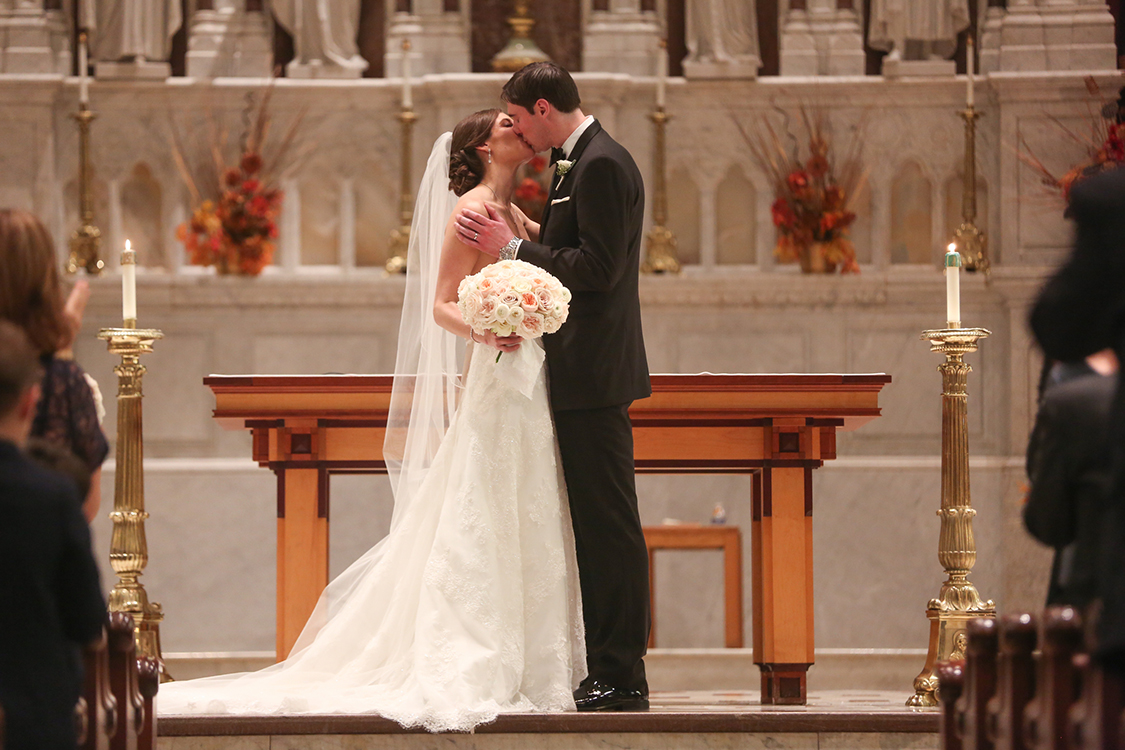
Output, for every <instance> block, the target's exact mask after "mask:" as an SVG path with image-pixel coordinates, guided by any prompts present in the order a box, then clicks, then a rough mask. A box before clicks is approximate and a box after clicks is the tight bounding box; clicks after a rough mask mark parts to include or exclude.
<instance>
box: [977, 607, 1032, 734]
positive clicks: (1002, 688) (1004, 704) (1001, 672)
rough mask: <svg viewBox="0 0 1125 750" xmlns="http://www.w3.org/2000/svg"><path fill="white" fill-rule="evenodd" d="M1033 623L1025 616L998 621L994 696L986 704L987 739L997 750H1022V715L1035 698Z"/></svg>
mask: <svg viewBox="0 0 1125 750" xmlns="http://www.w3.org/2000/svg"><path fill="white" fill-rule="evenodd" d="M1035 641H1036V628H1035V620H1034V619H1033V618H1032V616H1031V615H1029V614H1026V613H1021V614H1015V615H1005V616H1004V617H1001V618H1000V645H999V653H998V654H997V658H996V695H994V696H992V699H991V700H990V701H989V702H988V709H987V710H988V737H989V739H990V740H991V741H992V744H993V747H995V748H996V750H1025V749H1026V748H1027V745H1026V743H1025V740H1024V731H1023V729H1024V727H1023V716H1024V710H1025V709H1026V708H1027V704H1028V703H1030V702H1031V699H1032V696H1034V695H1035V660H1034V657H1033V656H1032V652H1034V651H1035Z"/></svg>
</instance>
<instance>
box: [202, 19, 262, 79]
mask: <svg viewBox="0 0 1125 750" xmlns="http://www.w3.org/2000/svg"><path fill="white" fill-rule="evenodd" d="M272 36H273V29H272V27H271V21H270V19H269V17H268V16H267V15H266V13H265V11H264V10H263V9H262V3H261V2H254V0H196V4H195V13H193V14H192V17H191V26H190V31H189V33H188V49H187V74H188V75H189V76H192V77H197V78H217V77H219V76H232V77H251V78H253V77H268V76H269V75H270V74H271V73H272V70H273V43H272V42H273V40H272Z"/></svg>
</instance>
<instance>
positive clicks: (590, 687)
mask: <svg viewBox="0 0 1125 750" xmlns="http://www.w3.org/2000/svg"><path fill="white" fill-rule="evenodd" d="M501 98H502V99H503V100H504V102H506V109H507V111H506V112H505V111H501V110H498V109H489V110H483V111H480V112H476V113H474V114H472V115H469V116H468V117H466V118H465V119H463V120H462V121H461V122H459V123H458V124H457V126H456V127H455V128H454V129H453V132H452V133H445V134H443V135H442V136H440V137H439V138H438V139H437V142H436V143H435V144H434V148H433V151H432V152H431V154H430V158H429V160H428V163H427V165H426V170H425V174H424V176H423V178H422V184H421V186H420V188H419V190H418V199H417V204H416V207H415V211H414V219H413V224H412V227H411V234H410V246H409V251H408V255H407V258H408V262H407V266H408V268H407V283H406V294H405V298H404V301H403V309H402V322H401V325H400V330H399V344H398V355H397V360H396V364H395V378H394V389H393V393H392V398H391V404H392V406H391V412H390V416H389V418H388V426H387V439H386V444H385V447H384V456H385V458H386V460H387V466H388V469H389V471H390V475H391V484H392V488H393V490H394V496H395V505H394V511H393V515H392V518H391V527H390V531H389V533H388V534H387V536H386V537H385V538H383V539H382V540H381V541H379V542H378V543H377V544H375V546H374V547H372V548H371V549H370V550H368V551H367V552H366V553H365V554H364V555H363V556H361V557H360V558H359V559H358V560H357V561H356V562H355V563H353V564H352V565H351V566H350V567H349V568H348V569H347V570H346V571H344V572H343V573H342V574H341V575H340V576H339V577H338V578H336V579H335V580H334V581H332V582H331V583H330V584H329V585H328V587H327V588H326V589H325V591H324V593H323V594H322V595H321V598H320V601H319V602H318V604H317V606H316V609H315V610H314V612H313V614H312V616H311V617H310V619H309V622H308V624H307V625H306V626H305V629H304V631H303V632H302V633H301V636H300V637H299V638H298V640H297V642H296V644H295V645H294V648H293V651H292V653H291V654H290V655H289V657H288V658H287V659H286V660H285V661H283V662H281V663H279V664H275V665H273V666H272V667H268V668H266V669H264V670H262V671H259V672H254V673H247V674H239V675H221V676H217V677H209V678H204V679H200V680H190V681H186V682H177V683H169V684H167V685H164V686H163V687H162V689H161V692H160V695H159V696H158V705H159V712H160V713H161V714H182V713H240V714H247V713H251V714H256V713H268V714H299V713H374V714H378V715H381V716H384V717H387V718H389V719H392V720H394V721H396V722H398V723H399V724H401V725H403V726H404V727H414V726H421V727H425V728H426V729H428V730H430V731H468V730H471V729H472V728H473V727H475V726H477V725H478V724H481V723H484V722H488V721H492V720H494V719H495V718H496V716H497V715H498V714H500V713H509V712H532V711H534V712H560V711H573V710H575V709H577V710H580V711H583V710H591V711H592V710H645V709H647V708H648V684H647V681H646V678H645V669H644V661H643V658H644V655H645V648H646V643H647V641H648V632H649V622H650V615H649V596H648V594H649V591H648V554H647V551H646V547H645V541H644V535H643V533H642V530H641V522H640V515H639V513H638V508H637V495H636V481H635V474H634V465H633V433H632V426H631V423H630V421H629V414H628V408H629V405H630V404H631V403H632V402H633V401H634V400H636V399H639V398H645V397H647V396H648V395H649V394H650V392H651V390H650V386H649V374H648V364H647V361H646V359H645V350H644V341H643V338H642V335H641V315H640V301H639V298H638V270H639V263H640V248H641V236H642V231H641V225H642V221H643V217H644V185H643V183H642V181H641V176H640V172H639V170H638V169H637V166H636V164H635V162H634V161H633V158H632V157H631V156H630V155H629V153H628V151H626V150H625V149H624V148H622V147H621V146H620V145H619V144H618V143H616V142H615V141H614V140H613V139H612V138H611V137H610V136H609V134H608V133H606V132H605V130H603V129H602V127H601V125H600V124H599V123H598V121H597V120H595V119H594V118H593V117H588V116H586V115H585V114H584V113H583V112H582V109H581V108H580V104H581V102H580V98H579V93H578V88H577V86H576V85H575V83H574V80H573V79H572V78H571V76H570V74H569V73H567V72H566V71H565V70H564V69H562V68H560V67H559V66H557V65H555V64H553V63H533V64H531V65H528V66H527V67H525V68H523V69H522V70H520V71H519V72H517V73H516V74H515V75H513V76H512V78H511V79H510V80H509V81H508V82H507V83H506V84H505V86H504V89H503V92H502V94H501ZM547 149H551V150H552V162H556V161H557V162H558V163H559V164H560V165H562V166H561V167H559V168H557V170H556V175H555V176H554V177H553V178H552V180H551V187H550V191H549V194H548V203H547V206H546V208H545V210H544V213H543V218H542V223H541V224H536V223H535V222H533V221H531V220H530V219H528V217H527V216H526V215H524V214H523V212H521V211H520V210H519V208H517V207H516V206H515V205H514V204H513V203H512V195H513V193H514V189H515V178H516V172H517V170H518V168H519V167H520V166H521V165H522V164H524V163H525V162H527V161H529V160H530V159H531V158H532V156H533V155H534V154H535V153H537V152H540V151H546V150H547ZM498 258H499V259H512V258H518V259H519V260H521V261H526V262H528V263H531V264H533V265H535V266H538V267H540V268H542V269H544V270H545V271H547V272H548V273H550V274H552V275H554V276H555V277H556V278H557V279H558V280H559V281H561V282H562V284H564V285H565V286H566V287H567V288H568V289H569V290H570V291H571V293H572V299H571V301H570V313H569V318H568V320H567V322H566V323H565V324H564V325H563V326H562V328H561V329H560V330H559V331H558V332H556V333H552V334H548V335H546V336H544V337H543V338H540V339H531V340H523V339H520V338H519V337H517V336H507V337H505V336H497V335H496V334H494V333H492V332H490V331H481V330H473V329H472V328H470V327H469V325H468V324H467V323H466V322H465V321H464V319H463V318H462V316H461V313H460V312H459V310H458V307H457V296H458V294H457V292H458V285H459V284H460V283H461V281H462V280H463V279H464V278H465V277H466V276H468V275H470V274H475V273H477V272H479V271H481V270H482V269H483V268H485V267H486V266H488V265H490V264H492V263H494V262H496V260H497V259H498ZM482 347H483V348H485V349H491V350H497V351H498V352H501V353H507V354H508V355H510V356H509V357H507V358H506V359H508V360H512V359H518V360H524V359H526V360H527V361H528V362H530V363H531V365H532V366H537V375H536V376H535V381H534V385H533V387H531V388H530V389H517V388H514V387H513V386H512V385H510V384H509V381H508V380H506V379H505V378H503V377H501V376H500V368H502V367H504V366H505V363H498V362H497V359H499V357H493V356H473V351H474V350H475V349H477V348H482ZM539 347H541V349H538V348H539ZM544 354H545V357H544ZM544 360H545V367H544V366H543V364H542V363H543V362H544ZM528 394H530V395H528Z"/></svg>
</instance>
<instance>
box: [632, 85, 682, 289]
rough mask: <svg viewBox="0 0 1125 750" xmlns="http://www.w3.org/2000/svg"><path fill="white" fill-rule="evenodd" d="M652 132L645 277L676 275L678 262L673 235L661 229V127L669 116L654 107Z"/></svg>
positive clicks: (664, 214)
mask: <svg viewBox="0 0 1125 750" xmlns="http://www.w3.org/2000/svg"><path fill="white" fill-rule="evenodd" d="M649 119H650V120H652V122H653V125H655V126H656V130H655V139H654V140H655V143H654V145H653V153H652V171H653V174H654V177H653V182H654V183H655V189H654V190H653V198H652V224H653V227H652V229H650V230H649V232H648V236H647V237H646V243H645V262H644V263H643V264H642V265H641V270H642V271H643V272H645V273H679V272H680V260H679V258H677V257H676V235H675V234H673V233H672V230H671V229H669V228H668V227H666V226H665V225H664V223H665V222H666V221H667V220H668V188H667V183H666V181H665V179H664V127H665V125H667V124H668V121H669V120H671V119H672V116H671V115H669V114H668V113H667V112H665V111H664V107H663V106H661V105H657V107H656V109H654V110H653V111H652V114H650V115H649Z"/></svg>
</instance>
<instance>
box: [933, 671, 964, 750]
mask: <svg viewBox="0 0 1125 750" xmlns="http://www.w3.org/2000/svg"><path fill="white" fill-rule="evenodd" d="M937 678H938V702H939V703H940V704H941V724H940V727H941V728H940V737H941V740H940V742H941V747H942V748H943V749H944V750H961V735H960V733H959V732H958V731H957V711H956V706H957V699H958V698H960V697H961V693H963V692H964V690H965V662H964V660H963V659H955V660H953V661H946V662H942V663H941V664H938V667H937Z"/></svg>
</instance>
